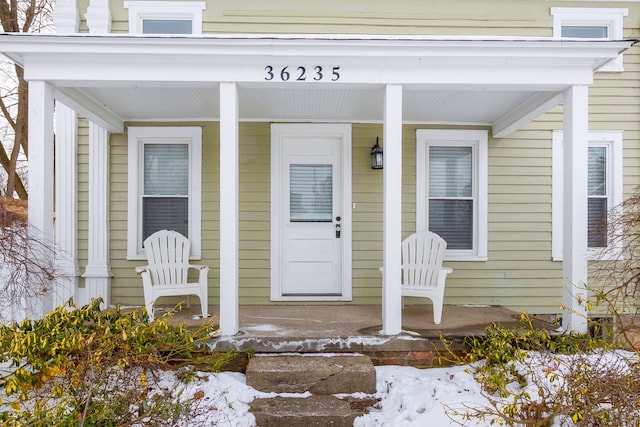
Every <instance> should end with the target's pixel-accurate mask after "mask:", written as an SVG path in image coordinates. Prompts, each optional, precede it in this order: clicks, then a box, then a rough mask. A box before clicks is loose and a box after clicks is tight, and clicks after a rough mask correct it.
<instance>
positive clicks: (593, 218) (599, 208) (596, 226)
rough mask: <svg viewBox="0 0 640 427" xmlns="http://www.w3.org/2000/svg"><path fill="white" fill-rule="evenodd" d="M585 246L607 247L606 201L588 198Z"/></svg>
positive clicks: (604, 199)
mask: <svg viewBox="0 0 640 427" xmlns="http://www.w3.org/2000/svg"><path fill="white" fill-rule="evenodd" d="M588 203H589V207H588V220H587V221H588V223H587V226H588V227H589V230H588V237H587V246H589V247H590V248H604V247H606V246H607V199H606V198H602V197H589V202H588Z"/></svg>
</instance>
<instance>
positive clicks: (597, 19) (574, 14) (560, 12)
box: [551, 7, 629, 72]
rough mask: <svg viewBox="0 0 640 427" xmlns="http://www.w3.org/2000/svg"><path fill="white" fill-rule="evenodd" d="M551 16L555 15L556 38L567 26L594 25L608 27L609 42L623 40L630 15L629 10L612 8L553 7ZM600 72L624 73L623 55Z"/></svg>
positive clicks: (554, 30)
mask: <svg viewBox="0 0 640 427" xmlns="http://www.w3.org/2000/svg"><path fill="white" fill-rule="evenodd" d="M551 15H553V37H554V38H561V34H562V27H563V26H565V25H567V26H568V25H575V26H589V25H594V26H606V27H607V28H608V34H609V37H608V39H609V40H622V38H623V29H624V25H623V18H624V17H625V16H627V15H629V9H627V8H611V7H593V8H591V7H590V8H585V7H552V8H551ZM598 71H606V72H621V71H624V65H623V60H622V54H620V55H618V57H617V58H616V59H614V60H611V61H609V62H608V63H607V64H605V65H604V66H602V67H600V69H599V70H598Z"/></svg>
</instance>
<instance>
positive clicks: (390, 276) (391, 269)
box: [382, 84, 402, 335]
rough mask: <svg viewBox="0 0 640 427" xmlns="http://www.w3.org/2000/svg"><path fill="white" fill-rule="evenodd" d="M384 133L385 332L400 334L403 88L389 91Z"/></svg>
mask: <svg viewBox="0 0 640 427" xmlns="http://www.w3.org/2000/svg"><path fill="white" fill-rule="evenodd" d="M383 134H384V178H383V181H384V184H383V187H384V194H383V221H382V223H383V232H382V233H383V238H382V247H383V251H384V252H383V267H384V268H383V278H382V333H383V334H384V335H397V334H399V333H400V332H401V331H402V297H401V295H400V273H401V255H400V252H401V248H400V246H401V242H402V85H397V84H389V85H387V86H386V88H385V103H384V132H383Z"/></svg>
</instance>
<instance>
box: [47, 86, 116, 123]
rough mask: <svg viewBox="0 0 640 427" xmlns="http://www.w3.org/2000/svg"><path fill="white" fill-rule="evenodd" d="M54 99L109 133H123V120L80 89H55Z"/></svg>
mask: <svg viewBox="0 0 640 427" xmlns="http://www.w3.org/2000/svg"><path fill="white" fill-rule="evenodd" d="M55 96H56V99H59V100H61V101H62V102H64V103H65V105H67V106H69V107H70V108H72V109H73V110H74V111H76V112H78V113H79V114H80V115H82V116H84V117H86V118H87V119H89V120H90V121H92V122H93V123H95V124H96V125H98V126H100V127H101V128H104V129H106V130H107V131H108V132H111V133H124V119H123V118H122V117H120V116H118V115H117V114H115V113H114V112H113V111H111V110H108V109H106V108H104V105H103V104H101V103H100V102H98V101H96V100H95V99H94V98H92V97H90V96H88V95H87V94H86V93H84V92H83V91H81V90H80V89H73V88H64V89H61V88H57V89H56V95H55Z"/></svg>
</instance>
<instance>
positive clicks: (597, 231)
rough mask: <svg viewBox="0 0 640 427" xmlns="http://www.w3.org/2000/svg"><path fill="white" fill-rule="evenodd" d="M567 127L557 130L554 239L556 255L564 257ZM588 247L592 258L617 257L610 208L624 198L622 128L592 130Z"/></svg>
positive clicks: (589, 169)
mask: <svg viewBox="0 0 640 427" xmlns="http://www.w3.org/2000/svg"><path fill="white" fill-rule="evenodd" d="M563 135H564V133H563V131H559V130H558V131H554V132H553V151H552V153H553V154H552V155H553V213H552V216H553V218H552V221H553V243H552V251H553V253H552V256H553V259H554V260H555V261H560V260H562V223H563V218H562V203H563V177H562V167H563V164H562V159H563V152H562V146H563V139H564V138H563ZM587 175H588V179H587V233H588V234H587V247H588V255H589V259H602V258H601V257H602V256H607V257H615V256H617V254H618V251H619V250H620V248H618V247H615V246H614V245H617V244H618V243H619V242H617V241H616V242H614V239H613V236H612V233H615V232H616V230H615V229H614V227H612V226H611V224H609V219H608V217H609V212H610V211H611V209H613V208H614V207H615V206H617V205H619V204H620V203H621V202H622V131H591V132H589V148H588V164H587Z"/></svg>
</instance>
